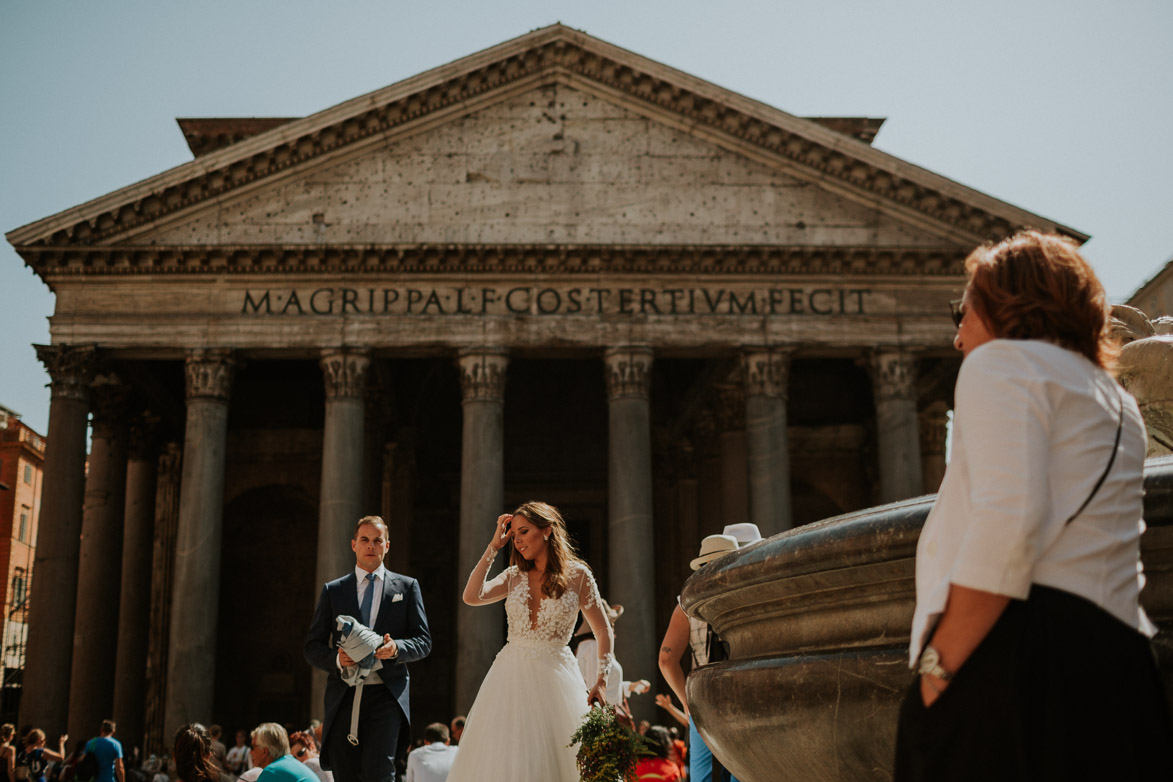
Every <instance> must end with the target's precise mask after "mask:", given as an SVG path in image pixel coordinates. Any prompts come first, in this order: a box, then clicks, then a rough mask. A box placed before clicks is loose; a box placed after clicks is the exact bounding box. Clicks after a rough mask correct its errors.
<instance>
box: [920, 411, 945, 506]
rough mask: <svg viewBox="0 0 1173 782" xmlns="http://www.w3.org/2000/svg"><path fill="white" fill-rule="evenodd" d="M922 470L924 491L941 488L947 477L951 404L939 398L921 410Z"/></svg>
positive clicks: (931, 491)
mask: <svg viewBox="0 0 1173 782" xmlns="http://www.w3.org/2000/svg"><path fill="white" fill-rule="evenodd" d="M919 420H920V455H921V461H922V465H921V472H922V474H923V476H924V487H923V488H924V491H926V492H928V493H929V494H932V493H933V492H936V491H937V490H938V489H939V488H941V480H942V479H943V478H944V477H945V438H946V436H947V433H948V424H949V405H947V404H946V403H945V402H944V401H942V400H940V399H938V400H937V401H936V402H933V403H932V404H930V405H929V406H928V407H926V408H925V409H924V410H922V411H921V412H920V415H919Z"/></svg>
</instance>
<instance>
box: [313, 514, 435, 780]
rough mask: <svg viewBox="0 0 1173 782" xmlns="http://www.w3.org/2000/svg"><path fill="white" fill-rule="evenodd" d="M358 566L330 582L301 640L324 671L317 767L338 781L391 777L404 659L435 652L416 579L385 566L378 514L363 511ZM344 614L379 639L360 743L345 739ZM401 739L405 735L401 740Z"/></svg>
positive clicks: (403, 731)
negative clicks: (323, 714)
mask: <svg viewBox="0 0 1173 782" xmlns="http://www.w3.org/2000/svg"><path fill="white" fill-rule="evenodd" d="M350 548H351V549H352V550H353V551H354V558H355V563H356V564H355V568H354V571H353V572H351V573H347V574H346V575H345V576H342V578H339V579H336V580H334V581H331V582H329V583H327V584H326V585H325V586H324V587H323V588H322V596H321V597H320V598H318V608H317V610H316V611H314V620H313V623H312V624H311V625H310V631H309V635H307V636H306V639H305V658H306V660H308V661H309V663H310V665H312V666H314V667H315V668H320V669H322V670H323V671H326V672H327V673H328V674H329V677H328V678H327V679H326V719H325V722H324V723H323V726H322V767H323V768H326V769H330V770H332V771H333V772H334V779H335V780H337V782H360V780H361V782H391V780H394V779H395V748H396V744H397V742H398V741H399V739H400V737H401V735H402V736H404V737H406V736H410V722H411V720H410V715H411V712H410V706H409V704H408V696H409V694H410V689H409V676H408V673H407V663H410V662H415V661H416V660H420V659H423V658H424V657H426V656H427V654H428V652H430V651H431V650H432V637H431V635H430V634H429V633H428V618H427V616H426V615H425V614H424V601H423V598H422V597H421V595H420V587H419V582H417V581H416V580H415V579H414V578H408V577H407V576H402V575H400V574H398V573H392V572H391V571H390V570H387V569H386V568H385V567H383V557H384V556H386V554H387V549H388V548H389V543H388V540H387V525H386V524H385V523H384V522H383V520H382V519H381V518H379V517H378V516H364V517H363V518H361V519H359V521H358V524H356V525H355V528H354V537H353V538H352V539H351V541H350ZM340 615H346V616H351V617H354V618H355V619H358V620H359V621H360V622H362V624H364V625H365V626H367V627H369V628H370V629H371V630H374V631H375V632H376V633H378V634H379V635H381V636H382V637H383V645H382V646H381V647H379V649H378V651H376V652H375V656H376V657H378V658H379V659H381V660H382V661H383V667H382V668H380V669H379V670H378V671H375V672H373V673H372V674H370V675H369V676H367V678H366V683H365V686H364V687H363V692H362V699H361V701H360V704H359V706H360V712H359V723H358V734H357V738H358V744H357V746H355V745H352V744H351V742H350V741H349V740H348V739H347V736H348V734H349V733H350V716H351V708H352V706H353V704H354V694H355V688H354V687H350V686H347V685H346V683H345V682H343V680H342V677H341V673H342V670H343V667H344V666H351V665H355V664H356V661H355V660H352V659H350V657H349V656H348V655H347V654H346V652H344V651H343V650H341V649H339V648H338V641H339V639H338V635H339V634H338V629H337V624H336V622H335V619H336V618H337V617H338V616H340ZM405 741H406V739H405Z"/></svg>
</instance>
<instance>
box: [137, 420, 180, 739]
mask: <svg viewBox="0 0 1173 782" xmlns="http://www.w3.org/2000/svg"><path fill="white" fill-rule="evenodd" d="M182 457H183V451H182V449H180V447H179V443H167V444H166V445H165V446H164V447H163V450H162V453H161V454H160V455H159V461H158V469H157V472H156V474H157V478H156V481H155V531H154V536H153V540H152V545H151V549H152V551H151V607H150V622H149V625H148V626H149V628H150V632H149V633H148V634H147V638H148V641H147V664H146V668H145V670H146V717H145V722H144V727H143V733H144V739H143V753H144V754H145V755H148V756H149V755H163V754H164V753H166V752H169V751H170V748H171V741H170V738H171V737H170V736H168V735H166V733H165V730H166V729H165V726H164V719H165V718H166V717H165V712H166V705H167V703H166V697H167V657H168V654H167V652H168V647H169V645H170V643H171V594H172V591H173V588H174V584H175V577H174V576H175V535H176V531H177V530H178V529H179V478H180V467H181V465H182V463H183V458H182Z"/></svg>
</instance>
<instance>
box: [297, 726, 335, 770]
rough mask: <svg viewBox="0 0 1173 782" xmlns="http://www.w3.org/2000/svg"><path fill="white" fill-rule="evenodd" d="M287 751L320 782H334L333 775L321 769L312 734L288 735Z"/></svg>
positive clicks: (318, 751) (316, 746)
mask: <svg viewBox="0 0 1173 782" xmlns="http://www.w3.org/2000/svg"><path fill="white" fill-rule="evenodd" d="M289 751H290V753H291V754H292V755H293V757H295V758H297V759H298V760H300V761H301V762H302V763H304V764H305V765H306V768H308V769H309V770H310V771H312V772H314V774H315V775H316V776H317V777H318V779H320V780H322V782H334V775H333V774H331V773H330V772H329V771H327V770H326V769H324V768H322V760H321V758H320V757H319V754H320V750H319V749H318V742H317V739H315V738H314V734H313V733H311V732H310V731H298V732H297V733H291V734H289Z"/></svg>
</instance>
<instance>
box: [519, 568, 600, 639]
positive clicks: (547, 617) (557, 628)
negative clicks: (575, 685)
mask: <svg viewBox="0 0 1173 782" xmlns="http://www.w3.org/2000/svg"><path fill="white" fill-rule="evenodd" d="M570 574H571V577H570V584H569V585H568V586H567V588H566V591H565V592H563V593H562V597H547V596H546V595H543V594H540V590H539V594H538V595H537V596H536V598H538V599H535V596H534V595H532V594H531V592H530V587H529V577H528V576H527V575H526V574H525V573H522V572H520V571H519V570H518V569H517V567H515V566H513V567H509V568H508V569H507V570H505V571H504V573H502V575H503V576H505V583H506V588H507V589H508V592H507V595H506V598H505V616H506V618H507V619H508V621H509V640H510V641H513V640H516V639H522V638H530V639H533V640H535V641H554V642H557V643H559V644H566V643H568V642H569V641H570V636H571V634H573V633H574V626H575V625H576V624H577V623H578V612H579V611H586V610H589V609H591V608H593V607H595V606H597V605H598V604H599V588H598V586H596V584H595V579H594V577H593V576H591V572H590V571H589V570H587V569H586V568H585V567H582V566H581V565H578V564H577V563H576V564H574V565H571V571H570ZM535 608H536V609H537V610H536V611H535V610H534V609H535Z"/></svg>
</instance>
